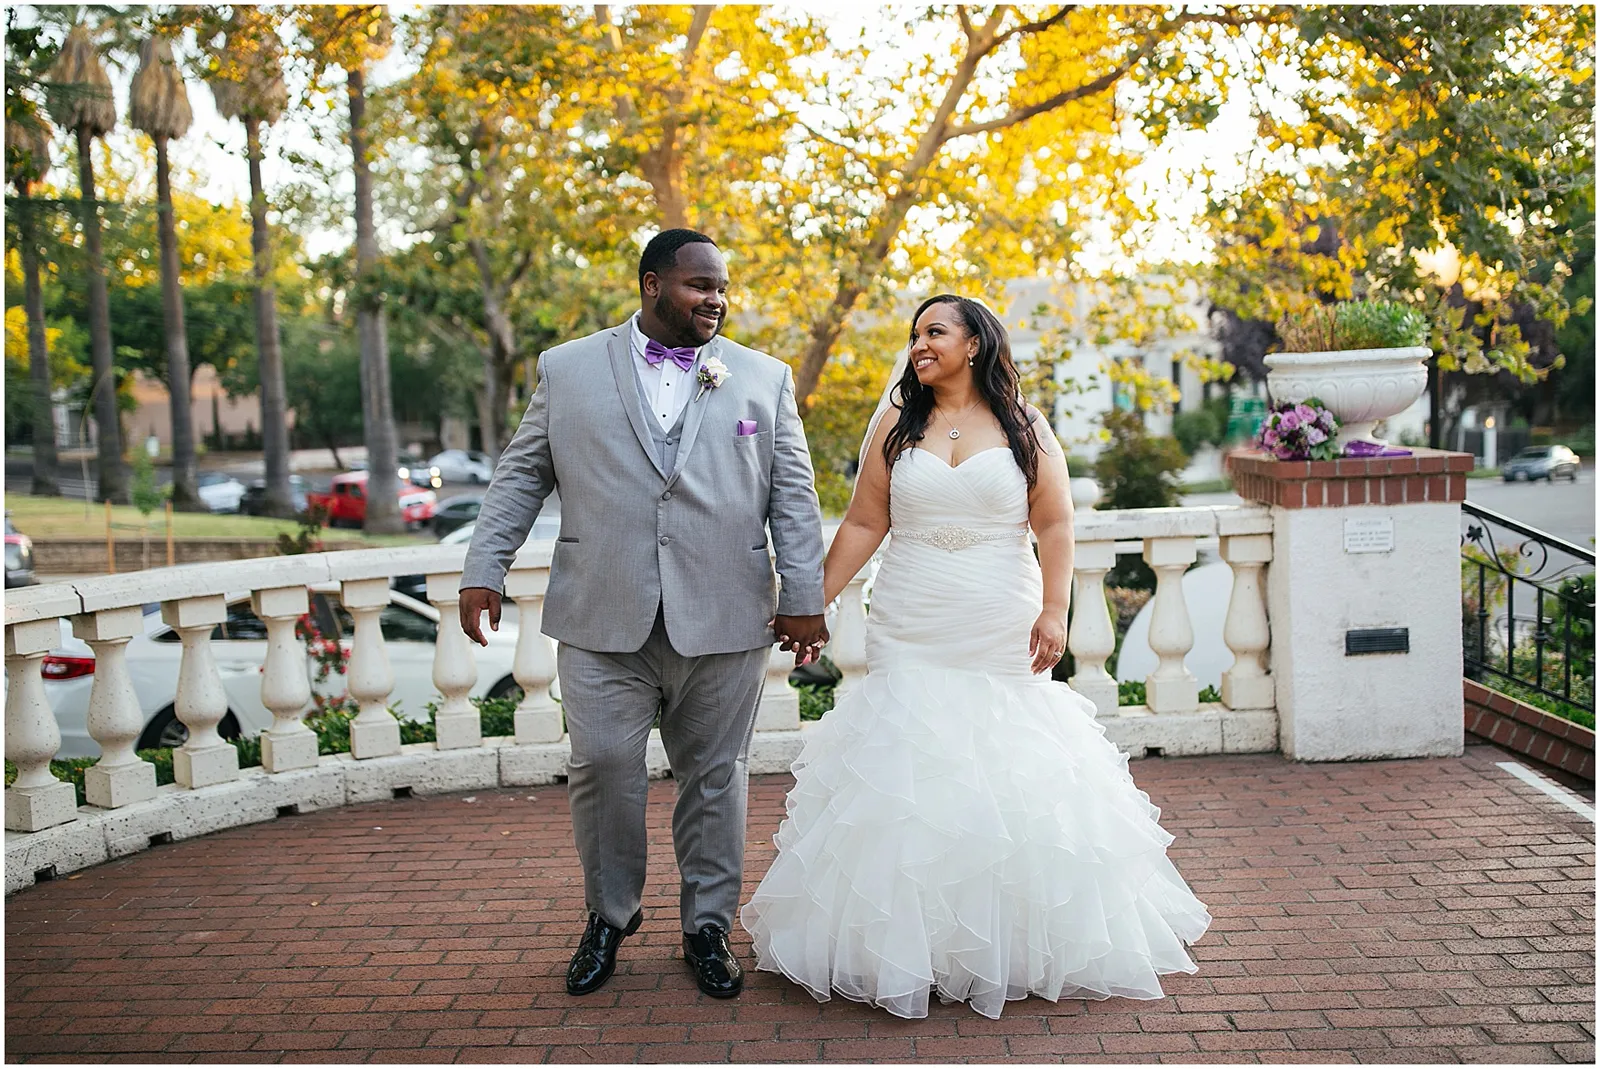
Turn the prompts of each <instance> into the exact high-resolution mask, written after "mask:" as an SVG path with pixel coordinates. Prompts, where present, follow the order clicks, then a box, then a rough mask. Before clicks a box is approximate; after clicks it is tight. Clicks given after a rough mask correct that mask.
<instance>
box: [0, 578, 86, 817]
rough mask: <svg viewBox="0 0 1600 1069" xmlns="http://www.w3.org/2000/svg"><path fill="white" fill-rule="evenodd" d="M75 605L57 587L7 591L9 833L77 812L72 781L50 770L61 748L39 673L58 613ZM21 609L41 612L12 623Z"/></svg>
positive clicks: (56, 631)
mask: <svg viewBox="0 0 1600 1069" xmlns="http://www.w3.org/2000/svg"><path fill="white" fill-rule="evenodd" d="M41 593H43V594H45V597H44V598H42V599H41V598H40V597H39V595H40V594H41ZM52 593H53V595H54V596H52ZM41 601H43V604H42V605H40V604H38V603H39V602H41ZM78 607H79V602H78V599H77V598H76V597H71V596H63V594H62V592H60V591H55V592H51V591H49V590H43V591H41V590H40V589H39V588H34V589H32V590H17V591H12V592H10V593H8V594H7V595H6V614H7V620H6V624H7V626H6V760H8V761H10V762H11V763H13V764H15V765H16V766H17V779H16V782H15V783H13V784H12V785H11V786H10V787H9V788H7V790H6V830H7V831H43V830H44V829H45V828H50V827H54V826H55V825H57V824H65V823H67V822H68V821H71V820H75V819H77V816H78V797H77V792H76V791H74V790H73V789H72V784H70V783H63V782H62V781H61V780H58V779H56V778H55V776H54V775H52V774H51V772H50V759H51V758H52V757H54V756H55V755H56V751H57V750H59V749H60V748H61V729H60V728H59V727H58V726H57V725H56V717H55V713H54V712H53V711H52V710H51V708H50V701H49V699H48V698H47V697H46V696H45V692H44V679H43V677H42V676H41V675H40V669H41V667H42V666H43V664H44V655H45V654H46V653H49V652H50V651H51V650H52V649H54V648H55V647H56V646H58V645H60V644H61V622H60V620H59V619H58V618H57V615H58V614H64V613H68V612H71V611H73V610H75V609H77V608H78ZM19 609H21V610H24V611H26V610H27V609H33V610H35V611H37V612H39V613H41V614H42V615H41V616H40V617H39V618H36V619H32V620H26V621H23V622H20V623H17V624H12V623H11V621H10V616H11V614H12V612H14V611H17V610H19Z"/></svg>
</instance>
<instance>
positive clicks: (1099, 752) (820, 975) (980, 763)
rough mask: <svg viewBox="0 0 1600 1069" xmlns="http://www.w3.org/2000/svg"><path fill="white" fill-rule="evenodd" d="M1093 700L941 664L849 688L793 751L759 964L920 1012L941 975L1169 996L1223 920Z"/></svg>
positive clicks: (993, 1011)
mask: <svg viewBox="0 0 1600 1069" xmlns="http://www.w3.org/2000/svg"><path fill="white" fill-rule="evenodd" d="M1127 761H1128V759H1127V757H1126V756H1125V755H1123V754H1122V753H1120V752H1119V751H1118V750H1117V749H1116V748H1115V747H1114V746H1113V745H1112V744H1111V743H1110V742H1108V741H1107V740H1106V739H1105V737H1104V728H1103V727H1101V726H1100V725H1099V724H1098V723H1096V721H1095V719H1094V716H1093V707H1092V706H1091V705H1090V704H1089V703H1088V702H1087V701H1086V700H1085V699H1083V698H1082V697H1081V696H1079V695H1078V694H1076V693H1075V692H1073V691H1071V690H1070V689H1068V688H1067V687H1066V686H1065V685H1063V684H1059V683H1054V682H1051V681H1050V680H1049V679H1048V678H1047V677H1018V676H1017V675H1015V674H1003V675H997V674H992V673H987V672H980V671H969V670H961V669H951V668H941V667H933V666H917V667H912V666H906V667H901V668H892V669H880V670H875V671H872V672H869V674H868V675H867V676H866V677H865V678H864V679H862V680H860V681H859V682H857V683H856V684H855V685H853V686H852V687H849V688H845V689H844V692H843V693H842V694H841V695H840V698H839V701H838V705H837V707H836V708H835V709H834V710H833V711H831V712H830V713H828V715H827V716H826V717H824V718H823V720H822V721H821V722H820V723H819V724H818V725H816V726H815V727H814V728H813V729H811V731H810V732H809V738H808V739H807V741H806V745H805V748H804V750H803V752H802V753H801V755H800V757H799V759H798V760H797V761H796V762H795V764H794V766H793V771H794V774H795V786H794V789H793V790H792V791H791V792H790V794H789V798H788V802H787V809H788V816H787V819H786V820H785V821H784V822H783V824H782V826H781V827H780V828H779V830H778V834H777V837H776V845H777V847H778V856H777V858H776V860H775V861H774V862H773V864H772V867H771V868H770V869H769V870H768V872H767V875H766V877H765V878H764V879H763V880H762V881H761V886H760V888H759V889H758V890H757V891H756V893H755V895H754V896H753V898H752V899H751V901H750V902H749V904H747V905H746V906H745V907H744V908H743V910H741V912H740V919H741V921H742V922H743V924H744V927H745V928H746V929H747V930H748V931H749V932H750V934H751V936H752V937H753V938H754V941H755V951H756V955H757V967H758V968H761V969H765V970H769V971H773V972H779V973H782V974H783V975H785V976H787V977H789V978H790V979H791V980H793V981H794V982H795V983H798V984H800V985H802V986H803V987H805V988H806V990H808V991H809V992H810V993H811V994H812V995H813V996H815V997H816V998H817V999H818V1000H826V999H828V998H829V997H830V994H831V993H832V992H837V993H839V994H841V995H843V996H845V997H846V998H850V999H855V1000H857V1001H861V1002H867V1003H871V1004H872V1005H875V1006H880V1007H882V1008H883V1009H886V1010H888V1011H889V1012H890V1013H893V1014H895V1015H897V1016H901V1017H923V1016H926V1015H927V1012H928V999H929V994H930V992H936V993H937V994H938V996H939V997H940V998H941V999H943V1000H946V1001H952V1000H965V1001H967V1002H969V1003H970V1004H971V1006H972V1008H973V1009H974V1010H976V1011H977V1012H979V1013H981V1014H983V1015H985V1016H987V1017H998V1016H999V1015H1000V1011H1001V1010H1002V1009H1003V1008H1004V1006H1005V1002H1006V1000H1007V999H1021V998H1025V997H1027V996H1028V995H1039V996H1041V997H1043V998H1047V999H1058V998H1063V997H1071V998H1106V997H1110V996H1123V997H1128V998H1140V999H1154V998H1160V997H1162V991H1161V985H1160V982H1159V980H1158V979H1157V977H1158V976H1160V975H1161V974H1163V973H1174V972H1185V973H1192V972H1194V971H1195V970H1196V966H1195V964H1194V962H1193V961H1192V960H1191V958H1190V957H1189V954H1188V952H1187V950H1186V947H1185V944H1187V943H1193V942H1194V941H1195V940H1197V939H1199V938H1200V936H1201V935H1202V934H1203V933H1204V932H1205V930H1206V928H1207V927H1208V926H1209V924H1210V922H1211V917H1210V915H1209V914H1208V913H1207V911H1206V908H1205V906H1204V905H1202V904H1201V903H1200V901H1199V900H1198V899H1196V898H1195V897H1194V895H1193V894H1192V893H1191V892H1190V891H1189V889H1188V887H1187V886H1186V885H1185V883H1184V881H1183V879H1182V877H1181V876H1179V874H1178V872H1177V870H1176V869H1175V868H1174V867H1173V865H1172V863H1171V862H1170V861H1169V860H1168V858H1167V856H1166V848H1167V846H1168V844H1169V843H1171V842H1172V836H1170V835H1169V834H1167V833H1166V832H1165V831H1163V830H1162V829H1161V827H1160V825H1159V824H1158V823H1157V818H1158V817H1159V811H1158V810H1157V809H1156V807H1155V806H1154V805H1152V804H1151V803H1150V800H1149V798H1148V796H1146V795H1145V794H1144V792H1142V791H1140V790H1139V789H1138V787H1136V786H1135V785H1134V782H1133V779H1132V777H1131V776H1130V775H1129V774H1128V770H1127Z"/></svg>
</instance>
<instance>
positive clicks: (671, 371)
mask: <svg viewBox="0 0 1600 1069" xmlns="http://www.w3.org/2000/svg"><path fill="white" fill-rule="evenodd" d="M630 323H631V324H632V328H633V362H634V366H635V367H637V368H638V369H639V383H640V385H642V386H643V387H644V399H645V403H646V404H648V405H649V406H650V411H651V412H654V413H655V417H656V419H658V420H660V421H661V427H662V429H663V430H671V429H672V425H673V424H674V423H676V422H678V415H679V413H681V412H682V411H683V406H684V405H686V404H688V403H689V400H690V397H691V395H692V392H693V390H694V385H695V380H694V374H695V369H696V368H698V367H699V366H700V350H699V349H696V350H695V354H694V363H693V364H691V365H690V366H689V370H688V371H685V370H683V369H682V368H680V367H679V366H678V365H677V364H675V363H673V362H672V360H670V359H667V360H663V361H661V363H659V364H656V365H655V366H653V367H652V366H651V365H650V363H649V362H648V361H647V360H645V358H644V346H645V342H646V341H648V340H649V339H647V338H646V337H645V336H644V331H643V330H640V329H639V316H638V313H635V314H634V317H633V319H632V320H630ZM702 348H703V346H702Z"/></svg>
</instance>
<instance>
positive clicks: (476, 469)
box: [428, 449, 494, 483]
mask: <svg viewBox="0 0 1600 1069" xmlns="http://www.w3.org/2000/svg"><path fill="white" fill-rule="evenodd" d="M428 463H429V464H431V465H432V466H433V468H434V470H435V471H437V472H438V473H439V477H440V478H441V479H443V480H444V481H446V482H452V483H486V482H488V481H489V479H490V477H491V476H493V475H494V463H493V462H492V461H490V459H489V458H488V456H487V455H486V454H483V453H478V452H473V451H472V450H468V449H446V450H445V451H444V452H442V453H439V454H438V455H436V456H435V457H434V458H433V459H432V460H430V461H428Z"/></svg>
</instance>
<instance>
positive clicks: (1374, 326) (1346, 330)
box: [1278, 301, 1428, 353]
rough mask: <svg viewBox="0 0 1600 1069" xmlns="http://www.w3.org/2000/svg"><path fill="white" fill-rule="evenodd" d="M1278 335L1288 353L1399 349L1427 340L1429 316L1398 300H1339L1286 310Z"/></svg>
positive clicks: (1420, 343) (1280, 322) (1279, 322)
mask: <svg viewBox="0 0 1600 1069" xmlns="http://www.w3.org/2000/svg"><path fill="white" fill-rule="evenodd" d="M1278 336H1279V337H1280V338H1282V339H1283V351H1284V352H1286V353H1319V352H1336V351H1338V350H1341V349H1399V348H1406V347H1409V346H1413V345H1422V344H1423V343H1425V342H1426V341H1427V339H1428V320H1427V317H1426V316H1424V315H1423V314H1422V313H1421V312H1419V311H1418V310H1417V309H1415V308H1412V307H1410V306H1409V305H1404V304H1400V303H1399V302H1398V301H1340V302H1338V303H1337V304H1313V305H1309V306H1307V307H1305V308H1302V309H1299V310H1297V311H1294V312H1289V313H1287V314H1285V315H1284V316H1283V318H1282V319H1280V320H1278Z"/></svg>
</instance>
